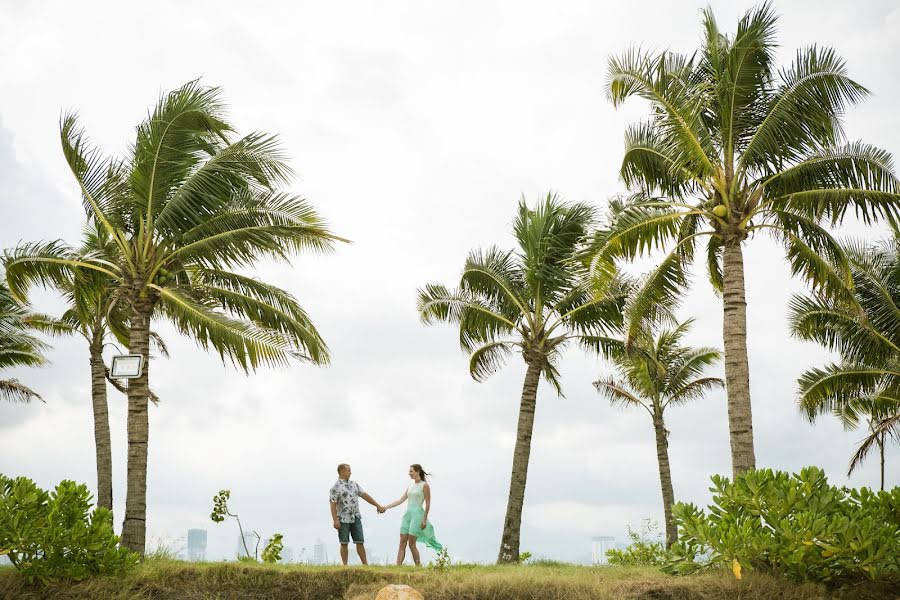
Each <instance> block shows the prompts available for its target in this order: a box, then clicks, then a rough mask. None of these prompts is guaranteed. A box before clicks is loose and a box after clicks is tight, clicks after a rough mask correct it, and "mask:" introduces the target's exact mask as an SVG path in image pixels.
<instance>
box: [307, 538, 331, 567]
mask: <svg viewBox="0 0 900 600" xmlns="http://www.w3.org/2000/svg"><path fill="white" fill-rule="evenodd" d="M311 562H312V564H314V565H325V564H328V553H327V552H326V551H325V542H323V541H322V540H321V539H319V540H316V543H315V544H314V545H313V555H312V561H311Z"/></svg>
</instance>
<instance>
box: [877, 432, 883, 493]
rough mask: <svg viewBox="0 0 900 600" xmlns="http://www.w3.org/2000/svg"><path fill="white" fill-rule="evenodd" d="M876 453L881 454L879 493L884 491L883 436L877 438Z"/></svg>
mask: <svg viewBox="0 0 900 600" xmlns="http://www.w3.org/2000/svg"><path fill="white" fill-rule="evenodd" d="M878 451H879V453H880V454H881V491H882V492H883V491H884V434H883V433H882V434H881V435H880V436H879V441H878Z"/></svg>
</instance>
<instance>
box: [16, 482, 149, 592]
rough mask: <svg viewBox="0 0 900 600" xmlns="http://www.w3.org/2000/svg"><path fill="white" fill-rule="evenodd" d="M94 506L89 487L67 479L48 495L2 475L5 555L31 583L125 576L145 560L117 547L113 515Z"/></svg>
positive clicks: (30, 483)
mask: <svg viewBox="0 0 900 600" xmlns="http://www.w3.org/2000/svg"><path fill="white" fill-rule="evenodd" d="M90 505H91V495H90V493H89V492H88V489H87V486H85V485H84V484H79V483H75V482H74V481H63V482H61V483H60V484H59V485H58V486H56V489H55V490H54V491H53V492H46V491H44V490H42V489H41V488H39V487H37V486H36V485H35V484H34V482H33V481H31V480H30V479H27V478H25V477H18V478H16V479H10V478H9V477H6V476H4V475H0V554H7V555H8V556H9V559H10V561H11V562H12V564H13V565H14V566H15V567H16V569H18V570H19V572H20V573H21V574H22V575H23V576H25V578H26V579H27V580H28V581H29V582H32V583H34V582H35V581H38V582H41V583H42V584H47V583H49V582H50V581H52V580H72V581H81V580H82V579H86V578H87V577H90V576H91V575H98V574H119V573H123V572H125V571H126V570H128V569H129V568H130V567H132V566H134V565H135V564H137V562H138V560H139V558H140V557H139V556H138V555H137V554H135V553H132V552H129V551H128V550H126V549H125V548H119V547H118V542H119V538H118V537H116V535H115V534H114V533H113V526H112V513H111V512H110V511H109V510H107V509H105V508H95V509H94V510H93V511H91V510H90Z"/></svg>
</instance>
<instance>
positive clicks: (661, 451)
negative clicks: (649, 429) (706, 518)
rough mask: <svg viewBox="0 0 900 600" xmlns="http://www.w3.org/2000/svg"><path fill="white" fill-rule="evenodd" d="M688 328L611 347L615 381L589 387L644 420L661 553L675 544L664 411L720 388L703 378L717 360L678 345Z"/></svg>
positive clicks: (708, 351) (709, 352)
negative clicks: (657, 491) (659, 500)
mask: <svg viewBox="0 0 900 600" xmlns="http://www.w3.org/2000/svg"><path fill="white" fill-rule="evenodd" d="M691 323H692V321H690V320H689V321H686V322H684V323H681V324H678V325H677V326H676V327H674V328H673V329H664V330H662V331H660V332H659V333H658V334H657V335H656V337H655V338H654V336H653V335H651V334H650V333H641V334H639V335H638V336H637V339H633V340H622V341H621V345H620V346H618V347H613V348H612V349H611V352H610V354H609V358H610V360H611V361H612V363H613V365H614V366H615V369H616V371H617V372H618V376H613V375H611V376H608V377H606V378H601V379H599V380H597V381H595V382H594V386H595V387H596V388H597V391H599V392H600V393H601V394H603V395H604V396H606V397H607V398H608V399H609V401H610V402H611V403H612V404H613V405H618V406H622V407H636V408H642V409H644V410H646V411H647V414H649V415H650V419H651V421H652V422H653V431H654V433H655V434H656V458H657V460H658V461H659V480H660V485H661V486H662V497H663V512H664V514H665V521H666V546H667V547H668V546H671V545H672V544H674V543H675V542H677V541H678V529H677V528H676V527H675V519H674V518H673V517H672V505H673V504H674V503H675V493H674V491H673V490H672V472H671V469H670V467H669V431H668V430H667V429H666V423H665V411H666V409H667V408H669V407H670V406H678V405H681V404H685V403H687V402H690V401H692V400H698V399H700V398H702V397H703V396H704V395H705V394H706V393H707V392H708V391H710V390H712V389H715V388H717V387H723V386H724V384H725V382H724V381H722V380H721V379H719V378H718V377H707V376H705V375H704V373H705V372H706V370H707V369H708V368H710V367H712V366H714V365H715V364H716V363H718V362H719V361H720V360H721V358H722V355H721V353H720V352H719V351H718V350H716V349H715V348H691V347H688V346H682V345H681V340H682V338H683V337H684V335H685V334H686V333H687V332H688V330H689V329H690V326H691Z"/></svg>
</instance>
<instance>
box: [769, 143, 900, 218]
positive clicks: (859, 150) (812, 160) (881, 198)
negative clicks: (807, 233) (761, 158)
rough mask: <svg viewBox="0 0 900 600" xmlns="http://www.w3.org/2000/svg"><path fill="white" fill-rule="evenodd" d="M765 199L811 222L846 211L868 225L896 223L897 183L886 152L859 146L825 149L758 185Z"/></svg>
mask: <svg viewBox="0 0 900 600" xmlns="http://www.w3.org/2000/svg"><path fill="white" fill-rule="evenodd" d="M764 185H765V190H766V201H767V202H769V203H771V204H772V205H773V206H774V207H775V208H786V209H788V210H790V211H791V212H793V213H796V214H802V215H805V216H807V217H809V218H810V219H813V220H815V221H822V220H827V221H830V222H831V223H832V224H837V223H839V222H840V221H841V220H842V219H843V218H844V215H845V214H846V213H847V211H849V210H851V209H852V210H853V212H854V214H855V215H856V217H857V218H860V219H862V220H863V222H865V223H871V222H873V221H875V220H877V219H878V218H888V219H892V220H896V219H897V216H898V211H900V181H898V179H897V177H896V176H895V175H894V173H893V161H892V159H891V155H890V153H888V152H887V151H885V150H881V149H879V148H876V147H874V146H870V145H868V144H863V143H862V142H853V143H849V144H845V145H843V146H834V147H828V148H825V149H823V150H819V151H816V152H814V153H810V154H809V155H808V156H806V157H805V158H804V160H802V161H801V162H799V163H798V164H796V165H794V166H793V167H791V168H789V169H785V170H784V171H781V172H779V173H777V174H776V175H773V176H771V177H769V178H768V179H766V180H765V181H764Z"/></svg>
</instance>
